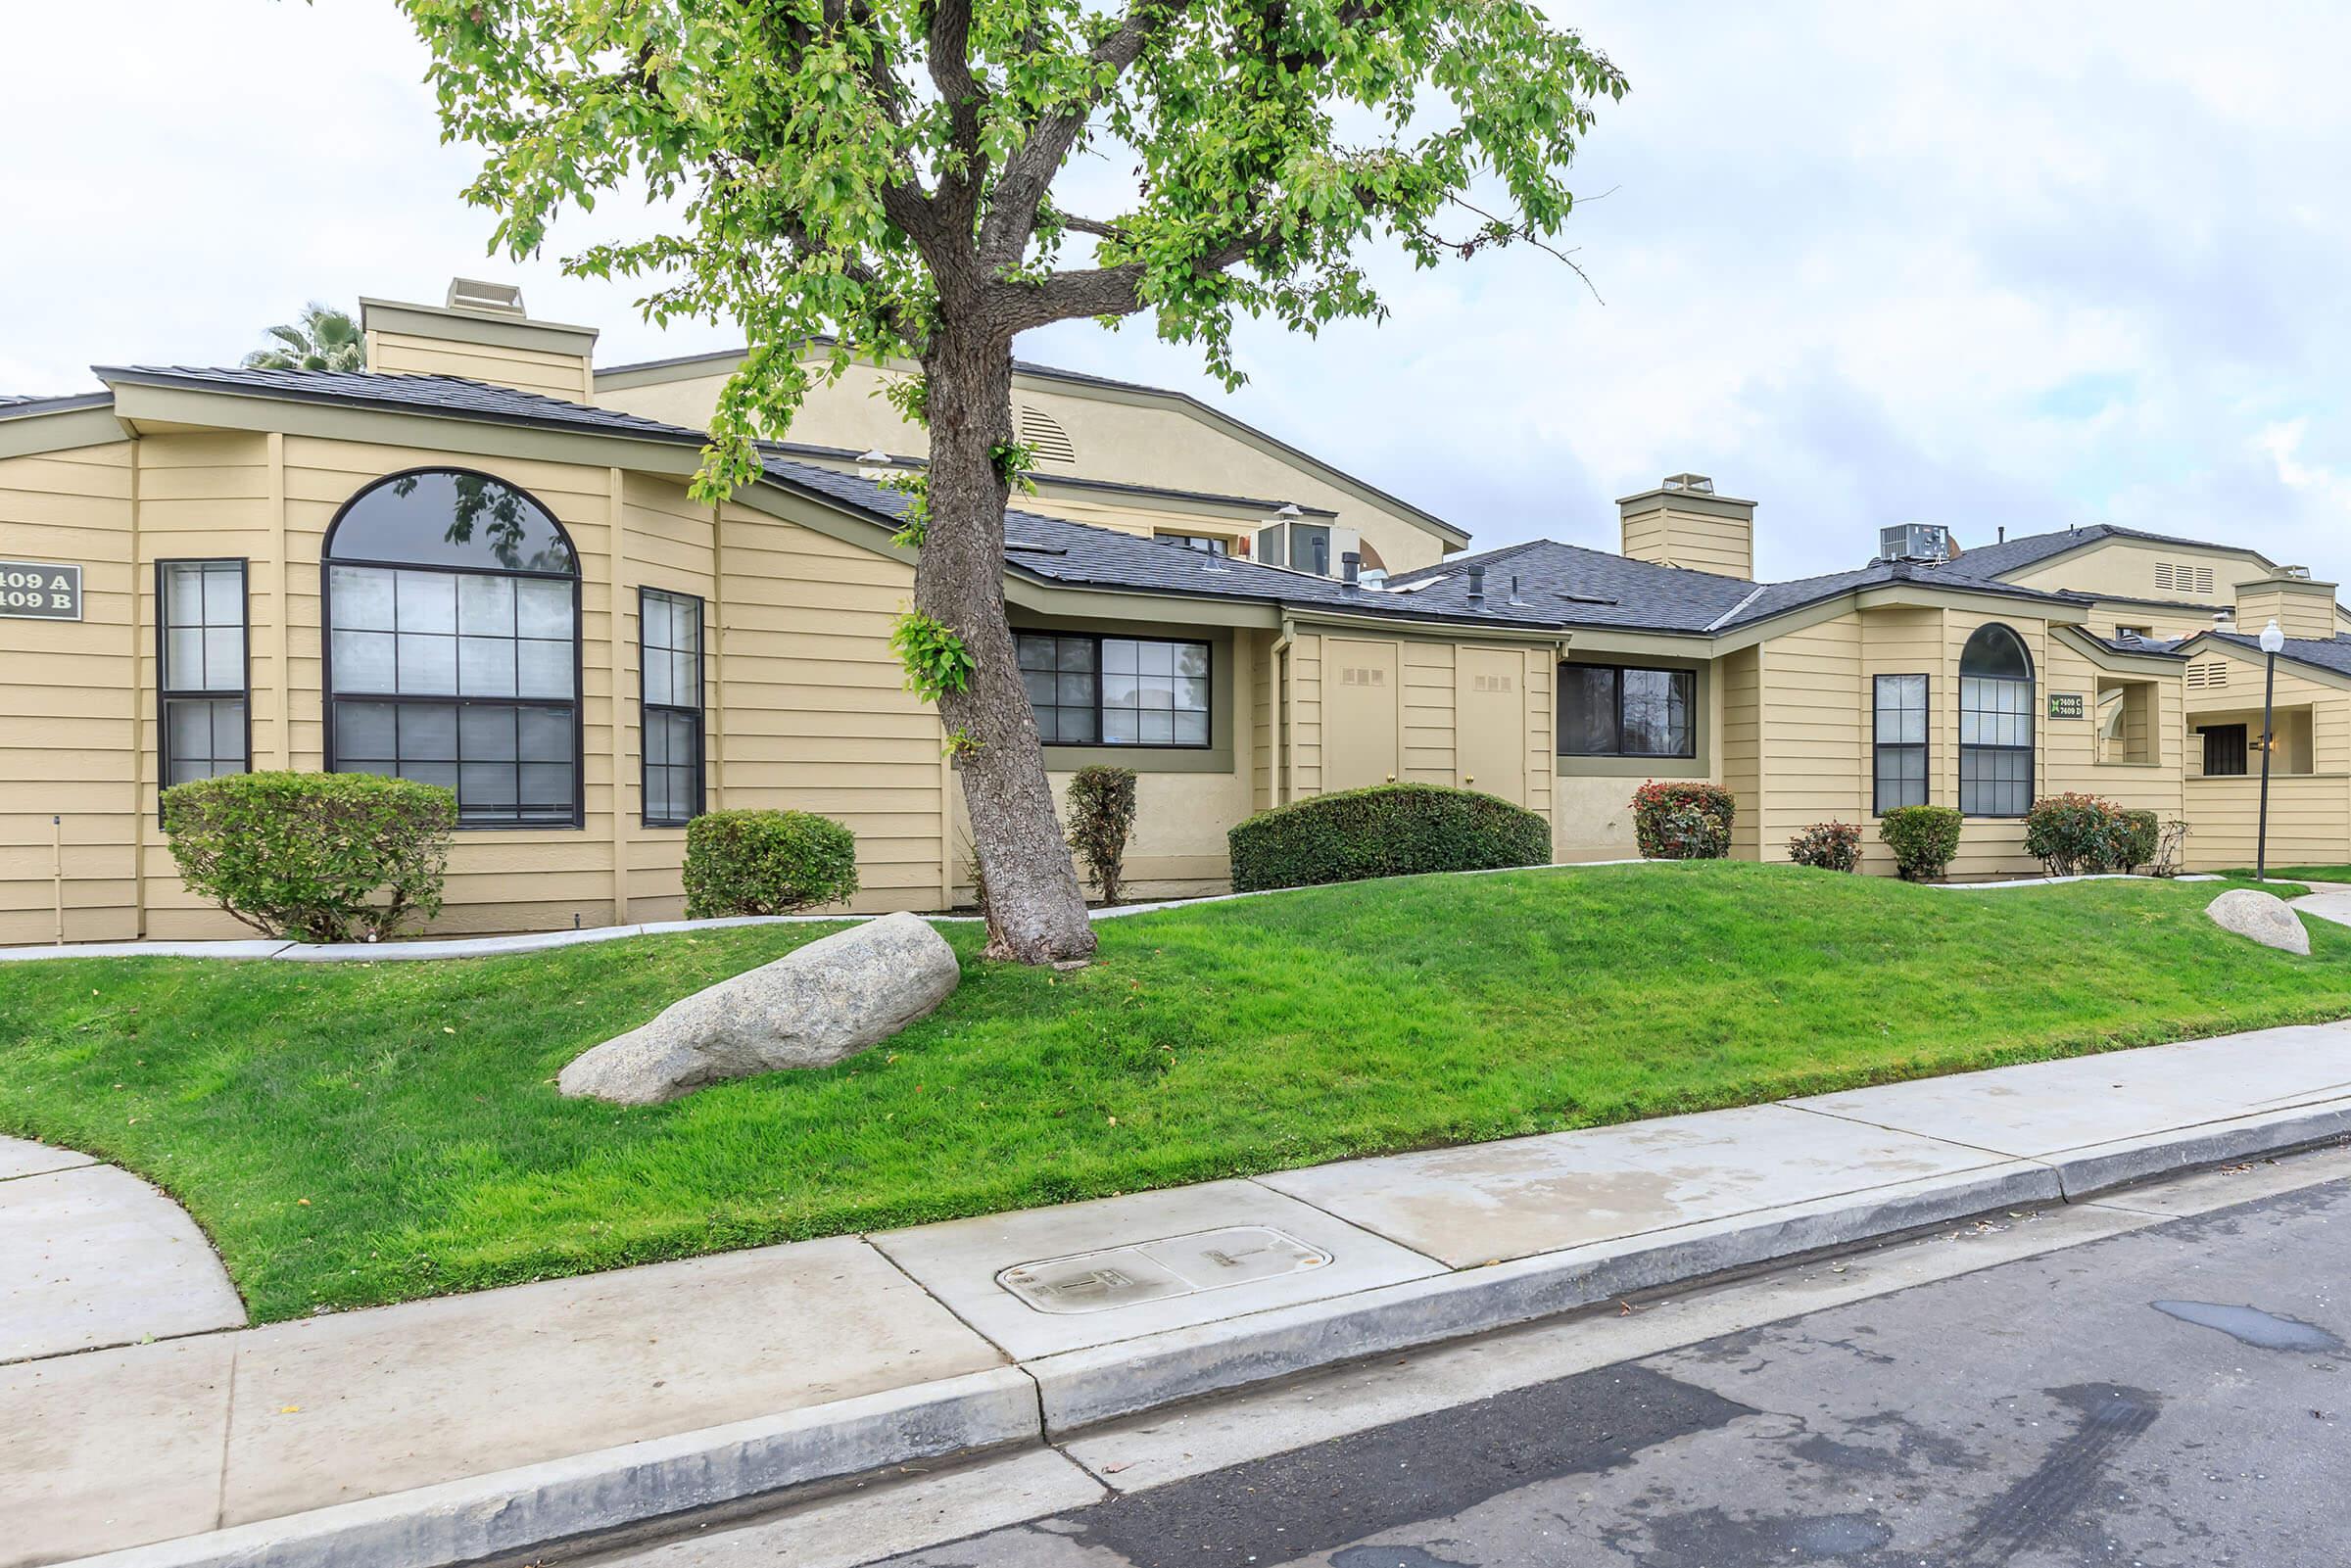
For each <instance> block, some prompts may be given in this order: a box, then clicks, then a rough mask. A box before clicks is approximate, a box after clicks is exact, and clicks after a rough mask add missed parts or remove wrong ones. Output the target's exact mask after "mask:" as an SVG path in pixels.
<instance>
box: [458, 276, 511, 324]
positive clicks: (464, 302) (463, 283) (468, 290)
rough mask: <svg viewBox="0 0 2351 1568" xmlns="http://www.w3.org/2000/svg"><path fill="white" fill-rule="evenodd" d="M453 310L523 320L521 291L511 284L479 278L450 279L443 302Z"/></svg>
mask: <svg viewBox="0 0 2351 1568" xmlns="http://www.w3.org/2000/svg"><path fill="white" fill-rule="evenodd" d="M443 303H444V304H446V305H447V306H448V307H449V308H450V309H453V310H476V311H479V312H480V313H482V314H483V315H508V316H512V317H513V318H514V319H515V320H517V321H520V320H522V319H524V312H523V309H522V290H521V289H520V288H519V287H518V286H516V285H515V284H512V283H488V282H485V281H483V280H482V279H480V278H451V279H450V280H449V294H448V297H447V298H446V299H445V300H444V301H443Z"/></svg>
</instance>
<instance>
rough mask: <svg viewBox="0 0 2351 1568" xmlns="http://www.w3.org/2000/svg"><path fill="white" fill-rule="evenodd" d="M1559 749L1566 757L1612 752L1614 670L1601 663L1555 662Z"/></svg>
mask: <svg viewBox="0 0 2351 1568" xmlns="http://www.w3.org/2000/svg"><path fill="white" fill-rule="evenodd" d="M1559 751H1560V754H1561V755H1563V756H1570V757H1606V756H1613V755H1614V754H1615V752H1616V672H1615V671H1614V670H1612V669H1609V668H1607V667H1606V666H1602V665H1590V664H1562V665H1560V666H1559Z"/></svg>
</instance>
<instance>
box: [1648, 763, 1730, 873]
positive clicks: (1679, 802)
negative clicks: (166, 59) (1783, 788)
mask: <svg viewBox="0 0 2351 1568" xmlns="http://www.w3.org/2000/svg"><path fill="white" fill-rule="evenodd" d="M1738 810H1739V802H1738V797H1736V796H1735V795H1733V794H1732V793H1731V792H1730V791H1729V790H1728V789H1725V788H1724V787H1723V786H1722V785H1720V784H1688V783H1682V782H1680V781H1668V782H1665V783H1658V782H1656V781H1655V780H1653V781H1651V782H1650V783H1648V784H1643V785H1642V786H1641V787H1640V788H1638V789H1636V790H1634V791H1633V836H1634V837H1635V838H1636V839H1638V840H1639V841H1640V844H1641V854H1642V856H1643V858H1645V859H1648V860H1722V859H1724V858H1726V857H1728V856H1729V854H1730V852H1731V822H1732V819H1733V818H1734V817H1735V816H1737V814H1738Z"/></svg>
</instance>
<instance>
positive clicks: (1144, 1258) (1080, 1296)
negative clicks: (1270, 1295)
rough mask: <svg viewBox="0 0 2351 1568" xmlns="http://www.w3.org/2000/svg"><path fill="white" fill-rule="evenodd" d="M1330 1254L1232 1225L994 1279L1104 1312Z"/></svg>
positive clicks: (1024, 1293)
mask: <svg viewBox="0 0 2351 1568" xmlns="http://www.w3.org/2000/svg"><path fill="white" fill-rule="evenodd" d="M1329 1261H1330V1254H1328V1253H1326V1252H1322V1251H1319V1249H1317V1248H1313V1247H1309V1246H1307V1245H1306V1244H1305V1243H1304V1242H1302V1241H1299V1240H1297V1239H1296V1238H1294V1237H1290V1236H1285V1235H1283V1234H1282V1233H1281V1232H1280V1231H1278V1230H1274V1229H1272V1228H1271V1227H1269V1226H1265V1225H1227V1226H1225V1227H1224V1228H1223V1229H1221V1230H1201V1231H1194V1232H1193V1233H1192V1234H1191V1235H1188V1236H1169V1237H1166V1238H1164V1239H1162V1240H1159V1241H1147V1242H1138V1243H1136V1244H1135V1245H1133V1246H1131V1247H1110V1248H1104V1249H1103V1250H1101V1251H1099V1252H1091V1253H1078V1254H1076V1255H1074V1256H1072V1257H1069V1258H1047V1259H1042V1260H1040V1261H1038V1262H1033V1263H1017V1264H1015V1265H1014V1266H1012V1267H1011V1268H1007V1269H1005V1270H1004V1271H1003V1272H1002V1273H1000V1274H998V1275H997V1276H996V1283H997V1284H999V1285H1001V1286H1003V1287H1004V1288H1005V1289H1006V1290H1008V1291H1010V1292H1012V1293H1013V1295H1015V1296H1018V1297H1019V1298H1020V1299H1021V1300H1022V1301H1024V1302H1026V1303H1028V1304H1029V1305H1030V1306H1031V1307H1035V1308H1036V1309H1037V1310H1038V1311H1040V1312H1062V1313H1067V1312H1101V1311H1108V1310H1109V1309H1110V1308H1111V1307H1132V1306H1134V1305H1135V1304H1136V1303H1138V1302H1156V1301H1161V1300H1164V1299H1165V1298H1167V1297H1170V1296H1189V1295H1192V1294H1193V1293H1194V1292H1196V1291H1204V1290H1221V1289H1223V1287H1224V1286H1227V1285H1246V1284H1248V1283H1250V1282H1251V1281H1252V1280H1259V1279H1272V1278H1274V1277H1276V1276H1278V1275H1282V1274H1297V1273H1303V1272H1304V1271H1305V1270H1307V1269H1310V1268H1320V1267H1321V1266H1322V1265H1323V1264H1324V1263H1327V1262H1329Z"/></svg>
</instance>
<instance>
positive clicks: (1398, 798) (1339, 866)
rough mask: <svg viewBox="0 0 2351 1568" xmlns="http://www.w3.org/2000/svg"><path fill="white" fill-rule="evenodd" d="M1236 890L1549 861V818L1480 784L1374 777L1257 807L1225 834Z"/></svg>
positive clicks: (1544, 864) (1249, 890)
mask: <svg viewBox="0 0 2351 1568" xmlns="http://www.w3.org/2000/svg"><path fill="white" fill-rule="evenodd" d="M1224 838H1225V842H1226V844H1227V845H1228V846H1229V847H1230V849H1231V851H1232V888H1233V891H1234V892H1237V893H1252V892H1257V891H1259V890H1261V889H1263V888H1268V887H1313V886H1318V885H1320V884H1321V883H1324V882H1353V881H1363V880H1366V879H1369V878H1374V877H1414V876H1418V875H1420V874H1422V873H1424V872H1437V871H1490V870H1493V869H1494V868H1496V867H1501V866H1548V865H1550V864H1551V824H1550V823H1548V822H1546V821H1544V820H1543V819H1542V818H1541V817H1539V816H1537V815H1536V814H1535V813H1533V812H1531V811H1528V810H1527V809H1526V808H1525V807H1523V806H1514V805H1512V804H1511V803H1510V802H1509V801H1507V800H1505V799H1503V798H1502V797H1501V796H1499V795H1489V794H1483V793H1480V792H1479V791H1477V790H1475V789H1448V788H1445V787H1443V786H1442V785H1439V784H1373V785H1372V786H1371V787H1370V788H1368V789H1347V790H1342V791H1341V792H1339V793H1337V794H1333V795H1317V796H1316V797H1315V798H1313V799H1312V800H1301V801H1298V802H1296V803H1295V804H1293V805H1287V806H1280V807H1276V808H1275V809H1274V810H1271V811H1261V812H1259V813H1258V814H1257V815H1256V816H1254V817H1251V818H1250V819H1249V820H1248V821H1246V822H1243V823H1240V824H1237V825H1236V826H1235V827H1233V828H1232V829H1231V831H1229V832H1226V833H1225V835H1224Z"/></svg>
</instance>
